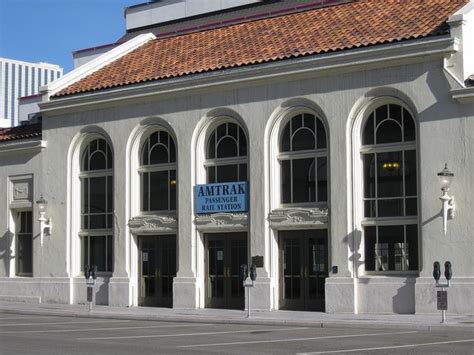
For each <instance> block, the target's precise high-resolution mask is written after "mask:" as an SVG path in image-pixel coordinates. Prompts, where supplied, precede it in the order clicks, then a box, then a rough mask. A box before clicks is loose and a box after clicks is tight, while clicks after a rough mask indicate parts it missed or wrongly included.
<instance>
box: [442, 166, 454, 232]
mask: <svg viewBox="0 0 474 355" xmlns="http://www.w3.org/2000/svg"><path fill="white" fill-rule="evenodd" d="M438 178H439V181H440V184H441V191H443V195H442V196H441V197H440V200H441V201H442V202H443V231H444V235H446V231H447V230H448V216H449V217H450V218H453V217H454V213H455V211H456V207H455V204H454V197H453V196H449V195H448V191H449V187H450V186H451V182H452V181H453V178H454V174H453V173H452V172H451V170H449V169H448V164H447V163H446V164H445V166H444V169H443V170H441V171H440V172H439V173H438Z"/></svg>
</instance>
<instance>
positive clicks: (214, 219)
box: [194, 212, 249, 231]
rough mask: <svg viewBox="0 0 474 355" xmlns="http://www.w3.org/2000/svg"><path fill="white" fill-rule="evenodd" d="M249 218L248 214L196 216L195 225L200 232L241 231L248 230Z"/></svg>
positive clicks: (223, 213)
mask: <svg viewBox="0 0 474 355" xmlns="http://www.w3.org/2000/svg"><path fill="white" fill-rule="evenodd" d="M248 221H249V217H248V214H247V213H230V212H229V213H225V212H222V213H212V214H202V215H196V218H195V219H194V224H195V225H196V228H197V229H198V230H199V231H215V230H228V229H232V230H237V229H238V230H241V229H247V227H248Z"/></svg>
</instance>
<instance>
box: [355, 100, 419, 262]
mask: <svg viewBox="0 0 474 355" xmlns="http://www.w3.org/2000/svg"><path fill="white" fill-rule="evenodd" d="M361 158H362V165H363V199H364V220H363V228H364V235H365V258H366V264H365V266H366V270H367V271H416V270H418V225H417V223H418V222H417V216H418V191H417V153H416V131H415V122H414V120H413V117H412V115H411V114H410V113H409V112H408V110H406V109H405V108H404V107H402V106H400V105H396V104H385V105H381V106H379V107H377V108H376V109H375V110H374V111H373V112H371V113H370V115H369V116H368V118H367V120H366V122H365V124H364V128H363V131H362V147H361Z"/></svg>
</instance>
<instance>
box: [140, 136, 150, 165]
mask: <svg viewBox="0 0 474 355" xmlns="http://www.w3.org/2000/svg"><path fill="white" fill-rule="evenodd" d="M141 163H142V165H148V164H150V161H149V159H148V140H146V141H145V143H144V144H143V148H142V162H141Z"/></svg>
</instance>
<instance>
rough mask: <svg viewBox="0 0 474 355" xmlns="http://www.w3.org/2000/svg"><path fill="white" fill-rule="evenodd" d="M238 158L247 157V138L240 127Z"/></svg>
mask: <svg viewBox="0 0 474 355" xmlns="http://www.w3.org/2000/svg"><path fill="white" fill-rule="evenodd" d="M239 156H241V157H246V156H247V137H246V136H245V134H244V131H243V129H242V128H241V127H239Z"/></svg>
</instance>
